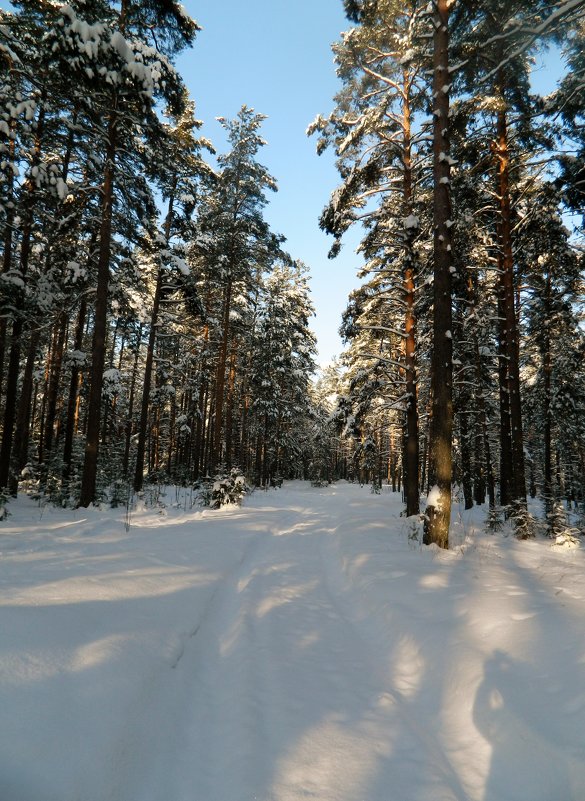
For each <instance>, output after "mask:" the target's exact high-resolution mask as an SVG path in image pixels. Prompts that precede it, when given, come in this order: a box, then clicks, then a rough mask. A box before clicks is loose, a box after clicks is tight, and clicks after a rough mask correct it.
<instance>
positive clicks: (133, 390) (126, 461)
mask: <svg viewBox="0 0 585 801" xmlns="http://www.w3.org/2000/svg"><path fill="white" fill-rule="evenodd" d="M141 343H142V324H140V325H139V326H138V335H137V337H136V348H135V350H134V364H133V366H132V378H131V379H130V393H129V397H128V416H127V419H126V426H125V442H124V458H123V460H122V473H123V475H124V477H126V476H127V475H128V465H129V462H130V441H131V439H132V416H133V414H134V395H135V393H136V376H137V375H138V359H139V357H140V345H141Z"/></svg>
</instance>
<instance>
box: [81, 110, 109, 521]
mask: <svg viewBox="0 0 585 801" xmlns="http://www.w3.org/2000/svg"><path fill="white" fill-rule="evenodd" d="M116 152H117V114H116V110H115V109H114V110H112V112H111V114H110V120H109V124H108V146H107V149H106V164H105V170H104V182H103V186H102V209H101V223H100V241H99V251H98V265H97V272H98V275H97V290H96V300H95V312H94V329H93V339H92V347H91V383H90V389H89V404H88V415H87V432H86V444H85V458H84V463H83V476H82V480H81V497H80V499H79V505H80V506H89V505H90V503H93V502H94V500H95V497H96V481H97V464H98V451H99V438H100V420H101V410H102V388H103V383H104V364H105V356H106V335H107V321H108V286H109V281H110V256H111V250H112V212H113V203H114V172H115V162H116Z"/></svg>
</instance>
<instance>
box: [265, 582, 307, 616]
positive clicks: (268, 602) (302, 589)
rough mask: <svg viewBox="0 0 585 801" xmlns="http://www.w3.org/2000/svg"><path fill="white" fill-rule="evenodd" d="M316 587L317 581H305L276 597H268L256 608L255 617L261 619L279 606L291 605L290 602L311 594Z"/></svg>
mask: <svg viewBox="0 0 585 801" xmlns="http://www.w3.org/2000/svg"><path fill="white" fill-rule="evenodd" d="M317 585H318V581H307V582H304V583H302V584H296V585H293V586H291V587H287V588H286V589H283V590H282V591H281V592H279V593H278V594H277V595H269V596H268V597H267V598H264V599H263V600H262V601H260V603H259V604H258V605H257V606H256V617H258V618H262V617H264V616H265V615H267V614H268V613H269V612H272V611H273V610H274V609H277V608H278V607H279V606H284V605H285V604H288V603H291V601H296V600H298V599H299V598H302V597H303V595H306V594H307V593H310V592H312V591H313V590H314V589H315V587H317Z"/></svg>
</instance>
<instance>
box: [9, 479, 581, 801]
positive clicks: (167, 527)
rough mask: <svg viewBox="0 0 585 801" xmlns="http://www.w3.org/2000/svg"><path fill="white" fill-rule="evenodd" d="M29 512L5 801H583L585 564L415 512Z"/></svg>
mask: <svg viewBox="0 0 585 801" xmlns="http://www.w3.org/2000/svg"><path fill="white" fill-rule="evenodd" d="M164 501H165V503H166V504H167V505H166V508H154V509H153V508H147V509H142V510H136V511H134V512H133V514H132V519H131V521H130V522H131V525H130V528H129V530H127V529H126V527H125V525H124V522H125V520H124V518H125V515H124V510H122V511H120V510H104V511H100V510H97V509H91V510H78V511H76V512H71V511H60V510H56V509H54V508H51V507H45V508H44V509H43V510H41V509H39V507H38V506H37V505H35V504H34V503H33V502H32V501H30V500H28V499H22V500H19V501H18V503H16V504H14V505H12V507H11V512H12V516H11V517H10V518H8V520H6V521H4V522H3V523H2V524H1V525H0V710H1V711H0V720H1V723H2V725H1V727H0V799H1V801H301V799H308V798H314V799H318V801H453V800H455V799H457V801H583V799H585V553H584V549H582V548H575V549H563V548H559V547H556V546H551V542H550V541H548V540H546V541H545V540H537V541H529V542H517V541H516V540H515V539H514V538H512V537H504V536H502V535H501V534H496V535H489V534H486V533H484V532H483V531H482V530H481V529H482V527H483V517H484V515H485V510H480V509H476V510H473V512H472V513H462V512H461V511H459V510H457V509H455V517H454V525H453V539H454V541H455V542H456V543H458V545H457V544H456V547H454V549H453V550H451V551H449V552H440V551H439V550H438V549H436V548H432V547H430V548H427V547H423V546H421V545H420V543H419V542H418V541H417V540H416V539H413V538H412V533H413V530H412V529H411V527H410V526H409V524H408V522H407V521H406V520H405V519H404V518H400V517H399V513H400V509H401V503H400V499H399V497H398V496H393V495H392V494H391V493H389V492H386V491H384V492H383V493H382V494H381V495H372V494H371V493H370V490H369V488H368V487H363V488H360V487H359V486H355V485H348V484H344V483H339V484H337V485H335V486H331V487H327V488H324V489H315V488H312V487H310V486H309V485H305V484H302V483H300V482H299V483H289V484H286V485H285V486H284V487H283V488H282V489H280V490H271V491H269V492H256V493H254V494H253V495H252V496H250V497H249V498H247V499H246V501H245V503H244V506H243V507H242V508H241V509H237V508H228V509H222V510H220V511H217V512H212V511H201V510H193V511H191V510H189V509H186V508H184V507H180V506H175V505H174V502H175V501H176V497H175V494H174V491H170V492H169V493H168V495H167V496H166V498H165V499H164Z"/></svg>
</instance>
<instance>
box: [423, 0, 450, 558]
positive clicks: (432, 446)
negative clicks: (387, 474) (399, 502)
mask: <svg viewBox="0 0 585 801" xmlns="http://www.w3.org/2000/svg"><path fill="white" fill-rule="evenodd" d="M449 5H450V4H449V2H448V0H437V2H436V4H435V7H434V12H433V106H434V107H433V181H434V206H433V212H434V243H433V253H434V284H433V286H434V312H433V351H432V359H431V395H432V418H431V428H430V441H429V450H430V458H429V474H430V484H431V487H432V489H431V493H430V494H429V503H428V504H427V521H426V525H425V533H424V542H425V543H426V544H427V545H428V544H430V543H435V544H437V545H438V546H439V547H441V548H448V547H449V524H450V518H451V483H452V472H453V467H452V452H451V450H452V438H453V433H452V432H453V400H452V393H453V364H452V357H453V343H452V334H451V331H452V322H451V321H452V309H451V283H452V278H451V267H452V264H453V254H452V251H451V197H450V173H451V169H450V160H449V83H450V77H449Z"/></svg>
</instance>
